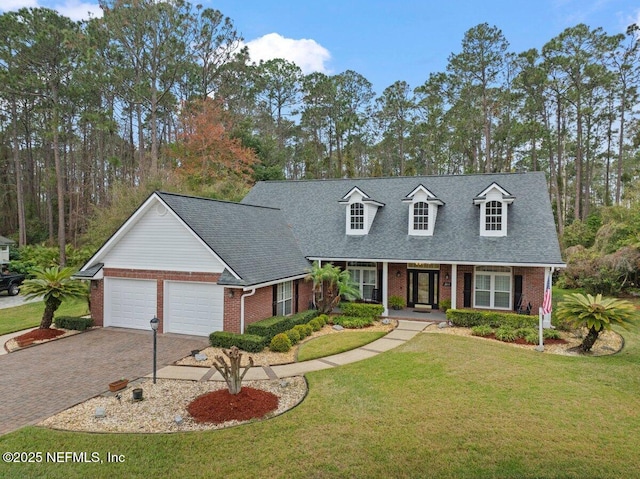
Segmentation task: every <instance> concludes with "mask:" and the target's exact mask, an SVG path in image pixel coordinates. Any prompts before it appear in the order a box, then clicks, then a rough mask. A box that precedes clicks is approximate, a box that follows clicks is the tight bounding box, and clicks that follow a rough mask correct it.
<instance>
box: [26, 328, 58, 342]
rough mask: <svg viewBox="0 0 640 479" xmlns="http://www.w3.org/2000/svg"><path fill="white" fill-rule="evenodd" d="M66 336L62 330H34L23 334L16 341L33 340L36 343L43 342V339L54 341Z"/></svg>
mask: <svg viewBox="0 0 640 479" xmlns="http://www.w3.org/2000/svg"><path fill="white" fill-rule="evenodd" d="M63 334H64V331H62V330H60V329H52V328H49V329H34V330H33V331H29V332H28V333H24V334H21V335H20V336H17V337H16V338H15V339H16V340H18V339H28V338H33V340H34V341H42V340H43V339H53V338H57V337H58V336H61V335H63Z"/></svg>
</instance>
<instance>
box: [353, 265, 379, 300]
mask: <svg viewBox="0 0 640 479" xmlns="http://www.w3.org/2000/svg"><path fill="white" fill-rule="evenodd" d="M347 270H348V271H349V275H350V276H351V280H352V281H353V282H354V283H355V284H356V285H357V286H358V288H359V289H360V297H362V298H363V299H375V298H374V297H373V290H374V289H376V285H377V283H378V269H377V268H376V264H375V263H356V262H350V263H348V264H347Z"/></svg>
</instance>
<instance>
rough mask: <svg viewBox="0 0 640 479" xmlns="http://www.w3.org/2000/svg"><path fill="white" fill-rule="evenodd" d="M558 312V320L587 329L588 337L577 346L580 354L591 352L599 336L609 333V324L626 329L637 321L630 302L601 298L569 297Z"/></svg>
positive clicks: (561, 304) (578, 295)
mask: <svg viewBox="0 0 640 479" xmlns="http://www.w3.org/2000/svg"><path fill="white" fill-rule="evenodd" d="M557 309H558V311H557V313H556V314H557V317H558V318H559V319H560V320H562V321H568V322H571V324H572V325H573V326H574V327H577V328H583V327H584V328H587V330H588V332H587V335H586V336H585V337H584V339H583V340H582V344H580V346H579V348H580V349H581V350H582V351H583V352H587V351H591V348H592V347H593V345H594V343H595V342H596V340H597V339H598V336H599V335H600V333H601V332H602V331H604V330H608V329H611V325H612V324H619V325H620V326H622V327H623V328H627V327H628V325H629V324H631V323H632V322H634V321H635V320H636V319H637V311H636V309H635V307H634V306H633V304H631V303H630V302H629V301H624V300H619V299H614V298H603V297H602V295H601V294H598V295H596V296H592V295H590V294H587V295H586V296H585V295H584V294H580V293H574V294H568V295H567V296H565V298H564V301H562V302H561V303H559V304H558V308H557Z"/></svg>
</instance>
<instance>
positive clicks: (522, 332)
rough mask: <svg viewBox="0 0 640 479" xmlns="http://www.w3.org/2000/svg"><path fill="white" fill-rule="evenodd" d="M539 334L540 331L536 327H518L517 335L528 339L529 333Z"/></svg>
mask: <svg viewBox="0 0 640 479" xmlns="http://www.w3.org/2000/svg"><path fill="white" fill-rule="evenodd" d="M530 334H536V335H537V334H538V331H537V330H535V329H534V328H518V329H516V337H518V338H522V339H526V337H527V335H530Z"/></svg>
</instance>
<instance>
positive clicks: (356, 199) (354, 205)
mask: <svg viewBox="0 0 640 479" xmlns="http://www.w3.org/2000/svg"><path fill="white" fill-rule="evenodd" d="M339 203H340V204H341V205H346V206H347V214H346V228H345V230H346V233H347V234H348V235H366V234H369V229H370V228H371V225H372V224H373V220H374V218H375V217H376V213H377V212H378V208H381V207H383V206H384V203H380V202H379V201H376V200H374V199H372V198H370V197H369V195H367V194H366V193H365V192H364V191H362V190H361V189H360V188H358V187H353V188H352V189H351V191H349V193H347V194H346V195H344V196H343V197H342V199H341V200H340V201H339Z"/></svg>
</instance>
